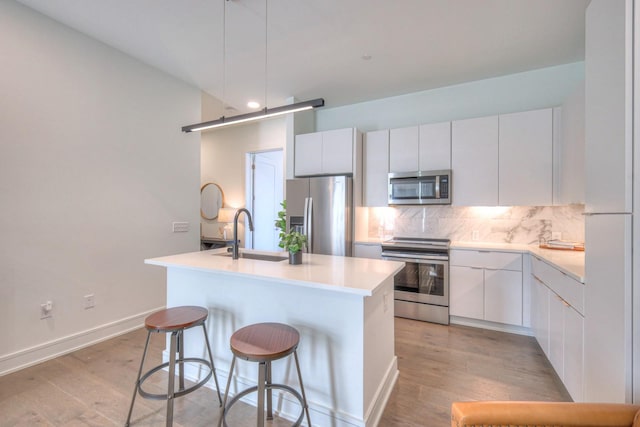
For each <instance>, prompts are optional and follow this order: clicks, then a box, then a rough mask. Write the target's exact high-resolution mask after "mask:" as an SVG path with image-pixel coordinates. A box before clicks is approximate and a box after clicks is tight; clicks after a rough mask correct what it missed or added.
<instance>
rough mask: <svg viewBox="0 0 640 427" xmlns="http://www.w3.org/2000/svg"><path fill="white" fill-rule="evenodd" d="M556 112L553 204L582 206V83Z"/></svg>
mask: <svg viewBox="0 0 640 427" xmlns="http://www.w3.org/2000/svg"><path fill="white" fill-rule="evenodd" d="M558 110H559V114H560V119H559V120H558V121H559V128H560V129H556V122H558V121H557V120H555V117H554V136H555V133H556V130H557V134H558V135H559V137H558V144H554V147H553V148H554V154H553V156H554V162H553V163H554V170H553V176H554V179H555V182H554V187H553V204H554V205H568V204H576V203H578V204H584V181H585V169H584V82H583V83H581V84H579V85H578V87H577V88H576V89H575V90H574V91H573V92H572V93H571V94H570V95H569V96H568V97H567V99H565V101H564V103H563V104H562V108H559V109H558ZM554 141H555V139H554Z"/></svg>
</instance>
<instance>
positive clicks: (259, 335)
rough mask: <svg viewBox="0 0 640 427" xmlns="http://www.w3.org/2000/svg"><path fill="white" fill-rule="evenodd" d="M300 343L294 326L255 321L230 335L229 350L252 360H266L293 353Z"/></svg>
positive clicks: (240, 356) (242, 357)
mask: <svg viewBox="0 0 640 427" xmlns="http://www.w3.org/2000/svg"><path fill="white" fill-rule="evenodd" d="M299 343H300V334H299V333H298V331H297V330H296V329H295V328H292V327H291V326H289V325H284V324H282V323H257V324H254V325H249V326H245V327H244V328H242V329H238V330H237V331H236V332H234V334H233V335H231V351H232V352H233V354H235V355H236V356H237V357H239V358H241V359H244V360H249V361H252V362H267V361H272V360H276V359H280V358H283V357H285V356H288V355H289V354H291V353H293V352H294V351H295V350H296V348H298V344H299Z"/></svg>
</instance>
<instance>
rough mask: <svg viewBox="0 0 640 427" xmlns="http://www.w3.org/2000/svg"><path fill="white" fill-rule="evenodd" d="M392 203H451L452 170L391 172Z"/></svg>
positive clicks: (390, 196)
mask: <svg viewBox="0 0 640 427" xmlns="http://www.w3.org/2000/svg"><path fill="white" fill-rule="evenodd" d="M389 204H390V205H450V204H451V170H439V171H416V172H394V173H390V174H389Z"/></svg>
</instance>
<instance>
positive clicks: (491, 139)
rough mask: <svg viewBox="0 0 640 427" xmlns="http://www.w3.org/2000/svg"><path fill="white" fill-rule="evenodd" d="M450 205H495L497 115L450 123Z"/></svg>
mask: <svg viewBox="0 0 640 427" xmlns="http://www.w3.org/2000/svg"><path fill="white" fill-rule="evenodd" d="M451 166H452V175H453V176H452V178H451V182H452V185H451V187H452V190H451V191H452V193H453V202H452V204H453V205H458V206H496V205H497V204H498V116H490V117H480V118H475V119H467V120H456V121H454V122H452V125H451Z"/></svg>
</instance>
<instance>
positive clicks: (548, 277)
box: [531, 256, 584, 402]
mask: <svg viewBox="0 0 640 427" xmlns="http://www.w3.org/2000/svg"><path fill="white" fill-rule="evenodd" d="M531 260H532V276H531V285H532V296H531V317H532V325H531V326H532V329H533V333H534V336H535V337H536V340H537V341H538V343H539V344H540V347H541V348H542V350H543V351H544V353H545V355H546V356H547V358H548V359H549V361H550V362H551V365H552V366H553V369H555V371H556V373H557V374H558V377H559V378H560V379H561V380H562V382H563V383H564V386H565V387H566V389H567V391H568V392H569V394H570V395H571V398H572V399H573V400H574V401H575V402H582V401H583V400H584V391H583V384H584V316H583V314H582V313H581V312H580V311H578V309H580V310H581V309H582V308H581V307H575V306H574V305H572V304H571V303H570V302H569V301H576V302H577V303H576V305H579V302H580V301H581V299H580V298H579V297H580V296H581V293H582V291H583V288H584V285H583V284H582V283H580V282H578V281H577V280H574V279H572V278H570V277H568V276H566V275H565V274H564V273H562V272H561V271H559V270H557V269H555V268H554V267H552V266H551V265H549V264H547V263H545V262H544V261H541V260H539V259H538V258H536V257H535V256H532V257H531ZM576 296H578V298H576Z"/></svg>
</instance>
